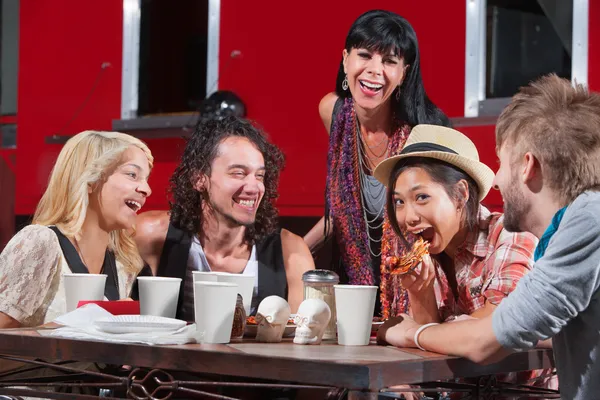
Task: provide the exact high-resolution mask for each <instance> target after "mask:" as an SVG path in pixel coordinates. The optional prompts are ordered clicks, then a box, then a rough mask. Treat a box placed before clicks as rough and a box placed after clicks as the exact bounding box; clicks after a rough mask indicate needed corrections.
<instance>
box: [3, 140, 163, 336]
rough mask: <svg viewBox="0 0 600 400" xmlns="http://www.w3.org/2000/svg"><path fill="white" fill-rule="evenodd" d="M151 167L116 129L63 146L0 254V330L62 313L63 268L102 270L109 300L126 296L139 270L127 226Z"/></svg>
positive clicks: (146, 154)
mask: <svg viewBox="0 0 600 400" xmlns="http://www.w3.org/2000/svg"><path fill="white" fill-rule="evenodd" d="M152 164H153V157H152V154H151V153H150V150H149V149H148V147H147V146H146V145H145V144H144V143H143V142H142V141H140V140H138V139H136V138H134V137H132V136H129V135H126V134H123V133H117V132H97V131H85V132H81V133H79V134H78V135H76V136H74V137H73V138H71V139H70V140H69V141H68V142H67V143H66V144H65V146H64V147H63V149H62V150H61V152H60V154H59V156H58V159H57V161H56V164H55V166H54V168H53V170H52V173H51V175H50V181H49V184H48V188H47V189H46V192H45V193H44V195H43V196H42V199H41V200H40V202H39V204H38V206H37V209H36V211H35V215H34V218H33V224H32V225H29V226H27V227H25V228H23V229H22V230H21V231H20V232H19V233H17V234H16V235H15V236H14V237H13V238H12V240H11V241H10V242H9V243H8V245H7V246H6V248H5V249H4V251H3V252H2V254H0V328H9V327H21V326H37V325H41V324H44V323H46V322H49V321H52V320H53V319H55V318H56V317H57V316H59V315H61V314H64V313H65V312H66V304H65V292H64V286H63V279H62V276H63V274H65V273H71V272H77V273H93V274H98V273H104V274H107V275H108V276H107V280H106V290H105V296H106V297H107V298H108V299H109V300H118V299H122V298H126V297H127V296H128V295H129V291H130V289H131V286H132V284H133V280H134V278H135V276H136V274H137V273H138V272H139V271H140V270H141V268H142V259H141V258H140V256H139V254H138V251H137V248H136V246H135V242H134V240H133V232H134V230H133V229H132V228H133V227H134V224H135V220H136V213H137V212H138V211H139V210H140V208H141V207H142V206H143V205H144V203H145V201H146V198H147V197H148V196H150V193H151V190H150V187H149V186H148V175H149V174H150V170H151V169H152Z"/></svg>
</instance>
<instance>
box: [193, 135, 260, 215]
mask: <svg viewBox="0 0 600 400" xmlns="http://www.w3.org/2000/svg"><path fill="white" fill-rule="evenodd" d="M264 179H265V161H264V158H263V155H262V153H261V152H260V151H259V150H258V149H257V148H256V146H255V145H254V144H253V143H252V142H250V141H249V140H248V139H246V138H244V137H239V136H233V137H228V138H227V139H225V140H223V142H221V144H220V145H219V149H218V152H217V156H216V157H215V159H214V160H213V162H212V164H211V173H210V177H208V178H206V177H203V178H201V179H200V181H199V182H198V185H200V186H199V187H198V190H200V191H204V190H206V191H207V195H208V204H209V206H210V208H211V209H212V212H213V215H214V216H215V218H216V219H217V220H224V221H226V222H228V223H229V224H230V225H233V226H240V225H242V226H248V225H252V224H253V223H254V221H255V219H256V212H257V210H258V206H259V205H260V202H261V200H262V198H263V196H264V194H265V183H264Z"/></svg>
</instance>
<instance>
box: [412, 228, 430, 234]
mask: <svg viewBox="0 0 600 400" xmlns="http://www.w3.org/2000/svg"><path fill="white" fill-rule="evenodd" d="M425 229H427V228H423V229H419V230H418V231H413V233H414V234H415V235H420V234H421V233H423V231H424V230H425Z"/></svg>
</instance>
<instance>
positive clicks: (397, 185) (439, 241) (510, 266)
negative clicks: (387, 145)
mask: <svg viewBox="0 0 600 400" xmlns="http://www.w3.org/2000/svg"><path fill="white" fill-rule="evenodd" d="M374 176H375V177H376V178H377V180H379V182H381V183H382V184H383V185H385V186H387V187H388V188H389V190H388V194H387V214H388V216H389V218H390V223H391V226H392V228H393V230H394V231H395V232H396V234H397V235H398V237H399V238H400V239H401V240H402V241H403V242H405V243H409V242H414V239H415V238H419V237H420V238H421V239H422V240H424V241H425V242H426V243H427V245H428V253H429V254H427V255H425V256H423V259H422V261H421V263H420V264H418V265H416V266H415V268H414V269H413V270H409V271H408V272H406V273H404V274H402V275H399V280H400V284H401V285H402V287H404V288H405V289H406V291H407V292H408V297H409V304H410V310H409V311H410V314H411V316H412V317H413V318H414V319H415V321H417V322H418V323H420V324H435V323H440V322H445V321H450V320H454V319H456V318H467V317H472V318H483V317H485V316H487V315H489V314H491V313H492V311H493V310H494V309H495V308H496V306H497V305H498V304H499V303H500V302H501V301H502V300H503V299H504V298H505V297H507V296H508V295H509V294H510V293H511V292H512V291H513V290H514V288H515V287H516V285H517V282H518V281H519V279H521V278H522V277H523V276H525V274H527V273H528V272H529V271H530V270H531V268H532V267H533V252H534V249H535V246H536V244H537V239H536V238H535V236H534V235H533V234H531V233H529V232H520V233H511V232H508V231H507V230H506V229H504V218H503V215H502V214H501V213H490V211H488V210H487V209H486V208H485V207H484V206H483V205H481V204H480V201H481V200H482V199H483V198H484V197H485V196H486V195H487V193H488V192H489V190H490V188H491V187H492V184H493V180H494V173H493V172H492V170H491V169H490V168H489V167H488V166H487V165H485V164H483V163H482V162H480V161H479V155H478V153H477V148H476V147H475V145H474V144H473V142H471V140H469V138H467V137H466V136H464V135H463V134H462V133H460V132H458V131H455V130H453V129H450V128H445V127H441V126H434V125H417V126H416V127H414V128H413V130H412V132H411V134H410V136H409V137H408V140H407V141H406V144H405V146H404V149H403V150H402V151H401V152H400V153H399V154H398V155H396V156H392V157H390V158H388V159H387V160H385V161H383V162H382V163H381V164H379V165H378V166H377V168H375V171H374ZM543 372H544V371H529V372H525V373H519V374H516V375H517V376H513V377H507V376H504V377H502V379H503V380H511V381H514V379H518V381H519V383H525V381H529V380H530V379H532V381H531V382H529V384H532V383H535V384H538V385H540V384H545V379H544V378H540V376H541V375H543ZM546 372H548V371H546ZM547 377H548V376H546V377H545V378H547ZM538 378H540V379H538Z"/></svg>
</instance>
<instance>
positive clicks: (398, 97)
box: [396, 86, 400, 101]
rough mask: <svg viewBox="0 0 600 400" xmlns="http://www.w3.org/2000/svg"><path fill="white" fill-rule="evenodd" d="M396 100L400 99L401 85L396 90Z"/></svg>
mask: <svg viewBox="0 0 600 400" xmlns="http://www.w3.org/2000/svg"><path fill="white" fill-rule="evenodd" d="M396 100H398V101H400V86H398V90H396Z"/></svg>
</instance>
